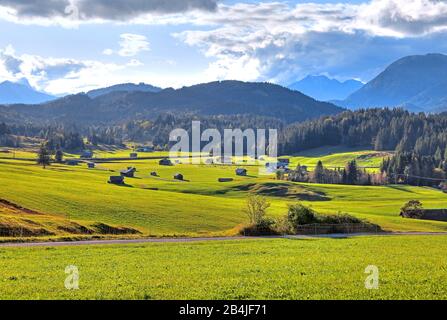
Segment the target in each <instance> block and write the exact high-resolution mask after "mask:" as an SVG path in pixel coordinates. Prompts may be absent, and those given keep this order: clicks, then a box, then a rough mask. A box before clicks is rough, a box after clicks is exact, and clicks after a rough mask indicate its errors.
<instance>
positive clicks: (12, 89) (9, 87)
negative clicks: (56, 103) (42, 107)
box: [0, 80, 55, 104]
mask: <svg viewBox="0 0 447 320" xmlns="http://www.w3.org/2000/svg"><path fill="white" fill-rule="evenodd" d="M54 99H55V97H53V96H50V95H48V94H46V93H42V92H38V91H36V90H34V89H33V88H32V87H31V86H30V85H29V84H28V82H27V81H26V80H22V81H21V83H16V82H11V81H4V82H2V83H0V104H15V103H27V104H38V103H42V102H47V101H50V100H54Z"/></svg>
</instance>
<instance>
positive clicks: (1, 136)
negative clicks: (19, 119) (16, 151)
mask: <svg viewBox="0 0 447 320" xmlns="http://www.w3.org/2000/svg"><path fill="white" fill-rule="evenodd" d="M19 145H20V139H19V138H18V137H16V136H14V135H12V131H11V129H10V128H9V127H8V126H7V125H6V123H0V146H5V147H18V146H19Z"/></svg>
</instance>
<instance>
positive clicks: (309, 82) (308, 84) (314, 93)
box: [288, 75, 363, 101]
mask: <svg viewBox="0 0 447 320" xmlns="http://www.w3.org/2000/svg"><path fill="white" fill-rule="evenodd" d="M362 86H363V83H362V82H360V81H357V80H352V79H351V80H346V81H343V82H341V81H338V80H336V79H330V78H328V77H326V76H323V75H320V76H311V75H309V76H307V77H305V78H304V79H302V80H300V81H297V82H295V83H292V84H291V85H289V86H288V88H289V89H292V90H297V91H300V92H302V93H304V94H305V95H308V96H310V97H312V98H315V99H317V100H320V101H331V100H344V99H346V98H347V97H348V96H349V95H350V94H352V93H353V92H355V91H356V90H358V89H360V88H361V87H362Z"/></svg>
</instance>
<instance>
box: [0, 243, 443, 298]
mask: <svg viewBox="0 0 447 320" xmlns="http://www.w3.org/2000/svg"><path fill="white" fill-rule="evenodd" d="M68 265H75V266H77V267H78V268H79V272H80V282H79V285H80V290H77V291H69V290H66V289H65V287H64V281H65V278H66V277H67V275H66V274H65V273H64V271H65V268H66V266H68ZM368 265H375V266H377V267H378V268H379V272H380V274H379V276H380V283H379V289H378V290H367V289H365V286H364V282H365V279H366V277H367V276H368V274H365V273H364V272H365V268H366V267H367V266H368ZM0 297H1V298H2V299H447V236H417V237H416V236H400V237H362V238H351V239H338V240H334V239H313V240H287V239H276V240H267V239H260V240H247V241H223V242H221V241H217V242H207V243H189V244H180V243H162V244H141V245H113V246H81V247H57V248H0Z"/></svg>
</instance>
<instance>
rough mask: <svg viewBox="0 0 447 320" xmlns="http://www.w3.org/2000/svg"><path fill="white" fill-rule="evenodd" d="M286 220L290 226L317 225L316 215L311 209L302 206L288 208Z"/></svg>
mask: <svg viewBox="0 0 447 320" xmlns="http://www.w3.org/2000/svg"><path fill="white" fill-rule="evenodd" d="M287 220H288V221H289V223H290V224H291V225H292V226H299V225H304V224H312V223H318V218H317V213H316V212H315V211H313V210H312V209H311V208H309V207H306V206H303V205H302V204H294V205H291V206H289V212H288V213H287Z"/></svg>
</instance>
